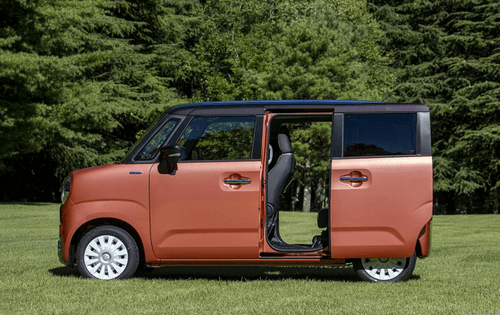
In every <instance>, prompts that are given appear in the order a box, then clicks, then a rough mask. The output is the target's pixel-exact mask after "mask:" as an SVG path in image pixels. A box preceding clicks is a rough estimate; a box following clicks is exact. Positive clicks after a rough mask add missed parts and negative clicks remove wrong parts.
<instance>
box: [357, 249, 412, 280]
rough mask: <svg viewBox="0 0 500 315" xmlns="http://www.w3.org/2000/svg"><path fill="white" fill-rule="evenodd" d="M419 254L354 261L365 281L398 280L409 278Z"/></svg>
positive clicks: (359, 274)
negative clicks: (406, 256)
mask: <svg viewBox="0 0 500 315" xmlns="http://www.w3.org/2000/svg"><path fill="white" fill-rule="evenodd" d="M416 261H417V256H416V254H415V253H414V254H413V256H411V257H408V258H361V259H356V260H354V261H353V266H354V269H355V270H356V273H357V274H358V276H359V277H360V278H361V279H363V280H365V281H372V282H396V281H404V280H407V279H408V278H409V277H410V276H411V274H412V273H413V270H414V269H415V264H416Z"/></svg>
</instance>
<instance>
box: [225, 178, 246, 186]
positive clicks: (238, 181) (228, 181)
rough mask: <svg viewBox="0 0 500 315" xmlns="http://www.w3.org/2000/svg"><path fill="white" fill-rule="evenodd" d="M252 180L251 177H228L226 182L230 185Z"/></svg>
mask: <svg viewBox="0 0 500 315" xmlns="http://www.w3.org/2000/svg"><path fill="white" fill-rule="evenodd" d="M251 182H252V180H251V179H250V178H241V179H229V178H226V179H225V180H224V183H226V184H228V185H242V184H250V183H251Z"/></svg>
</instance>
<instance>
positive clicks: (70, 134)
mask: <svg viewBox="0 0 500 315" xmlns="http://www.w3.org/2000/svg"><path fill="white" fill-rule="evenodd" d="M1 7H2V8H4V7H8V8H9V9H8V10H7V11H5V12H6V14H7V15H8V17H7V19H5V20H4V21H2V24H1V27H0V35H1V39H0V82H1V87H0V89H1V107H0V115H1V118H2V120H1V125H0V132H1V133H2V138H5V139H7V140H6V141H5V142H3V143H2V144H1V145H0V154H1V156H0V161H1V164H0V165H1V167H2V169H1V170H0V172H2V177H3V178H6V179H7V180H10V181H12V182H19V181H20V180H18V178H23V180H24V181H25V182H27V183H32V184H28V186H29V185H31V188H34V187H43V186H45V187H50V188H48V189H47V188H45V189H43V190H45V191H44V192H40V194H42V195H43V196H44V197H42V198H44V199H47V198H49V197H47V196H50V191H52V192H54V191H56V190H57V187H58V182H59V181H60V179H61V178H62V177H63V176H65V175H66V174H67V173H68V172H70V171H72V170H74V169H78V168H83V167H88V166H93V165H97V164H105V163H113V162H115V161H117V160H119V159H120V158H121V157H122V156H123V154H124V152H125V151H126V150H127V148H128V147H129V146H130V144H131V142H132V141H134V140H135V136H136V133H137V132H138V131H139V129H141V128H144V127H146V125H147V123H148V122H149V121H150V120H151V116H155V115H156V114H157V113H158V112H159V111H163V110H164V109H165V108H167V107H168V106H169V105H171V104H175V103H178V102H179V95H178V94H177V93H176V91H175V89H173V88H172V87H171V82H172V81H173V78H174V73H167V71H162V70H161V69H158V68H157V65H158V64H159V62H158V61H157V55H156V53H155V50H157V49H161V48H162V47H163V48H164V47H166V46H169V45H177V44H178V42H180V43H182V38H180V39H178V38H177V35H176V32H177V33H178V32H180V31H179V30H177V29H174V30H170V24H168V23H162V21H163V22H164V21H165V20H168V17H169V15H171V16H173V15H175V14H176V11H175V10H176V9H177V8H178V6H177V4H175V5H171V4H169V3H167V2H164V1H149V2H142V3H140V4H137V3H135V2H132V1H131V2H128V1H110V0H96V1H92V2H81V1H76V0H65V1H52V0H45V1H44V0H40V1H35V2H30V3H29V4H27V3H25V2H24V1H15V0H9V1H4V3H2V5H1ZM155 19H156V20H155ZM171 33H174V34H171ZM169 35H171V36H170V37H169ZM155 36H156V37H155ZM176 41H178V42H176ZM168 74H169V75H170V76H168ZM37 183H38V184H37ZM10 189H11V190H10V193H9V194H14V195H15V194H16V190H18V193H19V195H17V196H16V197H14V198H19V197H20V196H22V194H23V193H24V191H26V190H28V191H37V190H38V191H40V190H41V189H40V188H34V189H26V188H20V187H16V186H15V185H13V187H11V188H10ZM47 190H48V191H47ZM5 195H6V193H4V199H6V198H7V197H6V196H5ZM23 198H28V199H30V198H31V199H33V198H35V196H32V197H30V196H26V197H23Z"/></svg>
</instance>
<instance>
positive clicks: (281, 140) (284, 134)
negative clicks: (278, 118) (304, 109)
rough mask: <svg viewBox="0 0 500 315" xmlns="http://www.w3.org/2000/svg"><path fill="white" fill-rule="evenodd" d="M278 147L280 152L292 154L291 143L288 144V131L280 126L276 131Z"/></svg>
mask: <svg viewBox="0 0 500 315" xmlns="http://www.w3.org/2000/svg"><path fill="white" fill-rule="evenodd" d="M278 145H279V147H280V150H281V152H283V153H293V148H292V143H291V142H290V131H288V128H287V127H286V126H281V127H280V129H279V131H278Z"/></svg>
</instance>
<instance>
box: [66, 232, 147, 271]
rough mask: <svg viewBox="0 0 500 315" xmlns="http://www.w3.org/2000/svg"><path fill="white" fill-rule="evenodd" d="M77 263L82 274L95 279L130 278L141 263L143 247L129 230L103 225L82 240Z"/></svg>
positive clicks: (79, 245) (77, 253)
mask: <svg viewBox="0 0 500 315" xmlns="http://www.w3.org/2000/svg"><path fill="white" fill-rule="evenodd" d="M76 255H77V257H76V263H77V266H78V270H79V271H80V273H81V274H82V276H84V277H87V278H93V279H101V280H112V279H127V278H130V277H131V276H133V275H134V273H135V271H136V270H137V267H138V265H139V249H138V247H137V244H136V242H135V240H134V238H133V237H132V236H130V234H129V233H127V232H126V231H125V230H123V229H121V228H119V227H116V226H112V225H105V226H99V227H96V228H95V229H93V230H91V231H90V232H88V233H87V234H85V236H84V237H83V238H82V239H81V240H80V243H79V244H78V248H77V250H76Z"/></svg>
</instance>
